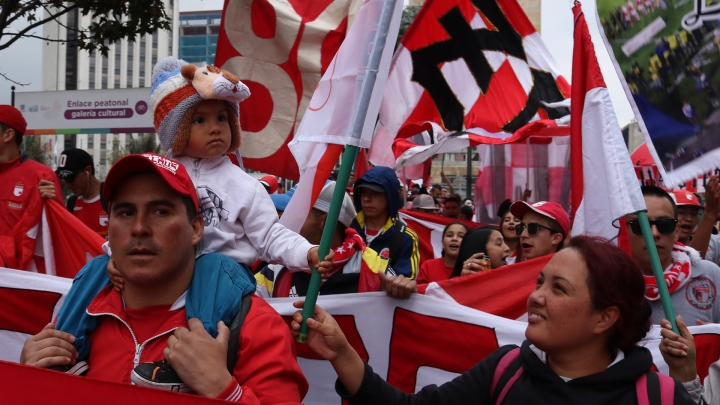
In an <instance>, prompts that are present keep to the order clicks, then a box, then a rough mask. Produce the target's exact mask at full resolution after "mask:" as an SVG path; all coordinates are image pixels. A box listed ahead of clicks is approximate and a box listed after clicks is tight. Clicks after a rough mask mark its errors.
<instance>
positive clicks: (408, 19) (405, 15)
mask: <svg viewBox="0 0 720 405" xmlns="http://www.w3.org/2000/svg"><path fill="white" fill-rule="evenodd" d="M418 11H420V6H407V7H405V8H404V9H403V12H402V17H400V31H398V37H397V43H396V45H395V47H396V48H397V44H400V40H401V39H402V37H403V35H405V32H406V31H407V29H408V28H410V25H411V24H412V23H413V21H414V20H415V16H417V13H418Z"/></svg>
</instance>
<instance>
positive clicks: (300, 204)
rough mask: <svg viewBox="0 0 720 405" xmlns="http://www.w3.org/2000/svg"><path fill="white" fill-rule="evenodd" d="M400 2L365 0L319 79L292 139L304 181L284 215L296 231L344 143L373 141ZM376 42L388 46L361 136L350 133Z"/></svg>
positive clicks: (291, 227) (397, 21) (397, 27)
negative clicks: (386, 12) (385, 21)
mask: <svg viewBox="0 0 720 405" xmlns="http://www.w3.org/2000/svg"><path fill="white" fill-rule="evenodd" d="M391 2H392V3H391ZM386 4H391V5H392V4H394V8H393V9H392V13H393V15H392V20H391V21H392V22H391V24H390V27H389V28H388V32H387V33H386V34H387V35H386V37H385V38H382V42H381V43H376V34H377V31H378V28H379V23H380V17H381V14H382V11H383V9H384V8H385V7H386ZM402 5H403V4H402V1H400V0H367V1H365V2H364V3H363V5H362V7H361V8H360V11H359V12H358V15H357V18H356V19H355V22H354V23H353V25H352V27H350V30H349V32H348V34H347V37H346V38H345V41H343V43H342V45H340V49H339V50H338V53H337V54H336V55H335V58H333V60H332V62H330V66H329V67H328V69H327V71H325V74H324V75H323V77H322V79H320V83H318V86H317V88H316V89H315V93H313V97H312V99H311V100H310V104H309V105H308V108H307V111H306V112H305V115H304V116H303V119H302V122H301V123H300V127H299V128H298V130H297V133H296V134H295V139H293V141H292V142H290V144H289V146H290V150H291V151H292V153H293V155H294V156H295V159H296V160H297V164H298V167H299V168H300V185H299V186H298V188H297V190H296V191H295V194H294V195H293V198H292V200H290V204H289V205H288V207H287V209H286V210H285V214H284V215H283V216H282V218H281V219H280V222H281V223H282V224H283V225H285V226H286V227H287V228H288V229H292V230H294V231H296V232H297V231H299V230H300V228H301V227H302V224H303V223H304V222H305V218H306V217H307V214H308V212H310V208H311V207H312V206H313V204H314V203H315V200H317V197H318V195H319V194H320V191H322V188H323V185H324V184H325V181H326V180H327V178H328V176H329V175H330V172H331V171H332V169H333V167H334V166H335V163H337V161H338V158H339V156H340V152H342V150H343V147H344V145H354V146H358V147H361V148H367V147H369V146H370V141H371V139H372V131H373V125H374V123H375V117H376V116H377V111H378V109H379V108H380V100H381V99H382V93H383V89H384V88H385V82H386V81H387V73H388V70H389V69H390V60H391V59H392V51H393V44H394V41H395V38H396V37H397V32H398V30H399V28H400V16H401V14H402ZM373 46H383V47H384V48H383V53H382V59H381V61H380V66H379V68H378V72H377V78H376V80H375V83H374V86H373V88H372V93H371V96H370V102H369V106H368V109H367V115H366V117H365V122H364V125H363V130H362V135H361V137H360V138H359V139H357V138H353V137H352V136H351V134H352V131H353V128H352V126H353V124H354V122H355V118H356V115H357V114H358V113H359V112H360V111H359V109H358V106H359V105H360V103H361V100H360V99H361V97H362V95H363V91H366V90H367V89H364V86H363V83H364V79H365V74H366V69H367V67H368V64H369V62H370V55H371V52H372V49H373Z"/></svg>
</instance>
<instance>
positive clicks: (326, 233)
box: [297, 145, 360, 343]
mask: <svg viewBox="0 0 720 405" xmlns="http://www.w3.org/2000/svg"><path fill="white" fill-rule="evenodd" d="M359 150H360V148H358V147H357V146H352V145H347V146H346V147H345V152H343V157H342V161H341V163H340V173H338V178H337V180H336V182H335V191H334V192H333V196H332V201H331V202H330V210H329V211H328V215H327V219H326V220H325V227H324V228H323V233H322V237H321V238H320V248H319V249H318V253H319V254H320V258H324V257H325V256H327V254H328V253H329V252H330V244H331V243H332V239H333V235H334V234H335V226H336V225H337V221H338V218H339V217H340V208H341V207H342V204H343V199H344V198H345V188H346V187H347V183H348V179H350V171H351V169H352V167H353V164H354V163H355V158H357V154H358V151H359ZM321 281H322V277H321V276H320V272H319V271H317V269H313V272H312V275H311V276H310V285H309V286H308V291H307V295H306V296H305V305H304V306H303V310H302V317H303V323H302V325H300V334H299V335H298V337H297V341H298V342H300V343H305V341H306V340H307V333H308V330H307V323H306V322H305V320H306V319H308V318H312V316H313V310H314V309H315V303H317V297H318V295H319V293H320V283H321Z"/></svg>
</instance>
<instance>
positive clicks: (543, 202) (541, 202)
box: [532, 201, 546, 208]
mask: <svg viewBox="0 0 720 405" xmlns="http://www.w3.org/2000/svg"><path fill="white" fill-rule="evenodd" d="M545 203H546V201H539V202H536V203H535V204H533V205H532V206H533V207H535V208H537V207H542V206H543V205H545Z"/></svg>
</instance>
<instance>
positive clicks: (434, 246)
mask: <svg viewBox="0 0 720 405" xmlns="http://www.w3.org/2000/svg"><path fill="white" fill-rule="evenodd" d="M399 215H400V219H402V220H403V222H405V224H406V225H407V227H408V228H410V229H412V230H413V232H415V235H417V237H418V246H419V247H420V263H422V262H424V261H426V260H432V259H437V258H438V257H442V249H443V247H442V232H443V230H444V229H445V227H446V226H447V225H448V224H450V223H452V222H462V223H463V224H465V226H467V227H468V228H469V229H473V228H477V227H479V226H482V225H484V224H481V223H479V222H472V221H460V220H458V219H454V218H447V217H444V216H442V215H433V214H425V213H422V212H414V211H407V210H400V212H399Z"/></svg>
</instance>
